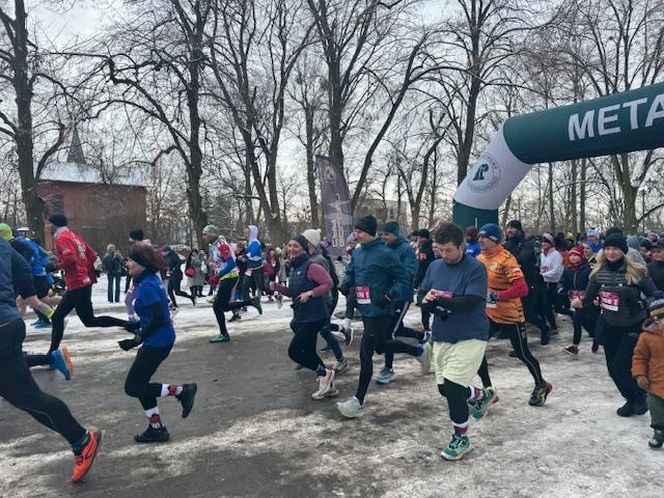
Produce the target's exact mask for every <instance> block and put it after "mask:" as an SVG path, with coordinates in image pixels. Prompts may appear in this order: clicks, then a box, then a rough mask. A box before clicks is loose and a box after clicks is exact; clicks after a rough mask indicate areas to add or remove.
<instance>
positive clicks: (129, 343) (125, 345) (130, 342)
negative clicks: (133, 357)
mask: <svg viewBox="0 0 664 498" xmlns="http://www.w3.org/2000/svg"><path fill="white" fill-rule="evenodd" d="M118 345H119V346H120V347H121V348H122V349H123V350H124V351H129V350H130V349H132V348H135V347H137V346H140V345H141V340H140V338H136V337H134V338H133V339H123V340H121V341H118Z"/></svg>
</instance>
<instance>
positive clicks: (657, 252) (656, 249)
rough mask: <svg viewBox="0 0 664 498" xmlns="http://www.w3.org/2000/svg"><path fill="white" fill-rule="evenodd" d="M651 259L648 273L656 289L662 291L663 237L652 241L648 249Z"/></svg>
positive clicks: (663, 280) (663, 272)
mask: <svg viewBox="0 0 664 498" xmlns="http://www.w3.org/2000/svg"><path fill="white" fill-rule="evenodd" d="M650 258H651V261H650V263H649V264H648V275H650V277H651V278H652V279H653V281H654V282H655V285H656V286H657V289H658V290H661V291H664V239H659V240H658V241H657V242H654V243H653V245H652V248H651V249H650Z"/></svg>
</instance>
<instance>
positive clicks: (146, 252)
mask: <svg viewBox="0 0 664 498" xmlns="http://www.w3.org/2000/svg"><path fill="white" fill-rule="evenodd" d="M128 256H129V258H130V259H132V260H133V261H136V263H138V264H139V265H141V266H142V267H143V268H145V269H146V270H147V271H148V272H151V273H156V272H159V271H164V270H165V269H166V262H165V261H164V258H163V256H162V255H161V254H159V253H158V252H157V251H155V250H154V248H153V247H152V246H148V245H145V244H134V245H132V246H131V248H130V249H129V255H128Z"/></svg>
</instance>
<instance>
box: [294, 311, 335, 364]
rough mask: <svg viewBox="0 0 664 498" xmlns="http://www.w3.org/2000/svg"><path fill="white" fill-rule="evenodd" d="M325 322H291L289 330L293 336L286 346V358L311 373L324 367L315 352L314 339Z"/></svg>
mask: <svg viewBox="0 0 664 498" xmlns="http://www.w3.org/2000/svg"><path fill="white" fill-rule="evenodd" d="M325 322H326V320H320V321H317V322H308V323H302V322H294V321H293V322H291V328H292V329H293V332H295V335H294V336H293V340H292V341H291V343H290V346H288V357H289V358H290V359H291V360H293V361H294V362H295V363H297V364H299V365H302V366H303V367H305V368H308V369H309V370H312V371H314V372H315V371H317V370H318V368H319V367H321V366H323V367H324V366H325V364H324V363H323V361H322V360H321V359H320V357H319V356H318V353H317V352H316V339H318V331H319V330H321V329H322V328H323V327H324V326H325Z"/></svg>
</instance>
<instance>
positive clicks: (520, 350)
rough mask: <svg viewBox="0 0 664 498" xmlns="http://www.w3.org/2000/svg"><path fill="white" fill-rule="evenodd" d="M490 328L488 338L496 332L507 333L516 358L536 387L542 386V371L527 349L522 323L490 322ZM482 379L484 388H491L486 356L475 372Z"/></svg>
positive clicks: (523, 324) (524, 329) (526, 338)
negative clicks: (530, 376) (525, 368)
mask: <svg viewBox="0 0 664 498" xmlns="http://www.w3.org/2000/svg"><path fill="white" fill-rule="evenodd" d="M490 323H491V326H490V328H489V338H491V337H493V336H494V335H496V334H497V333H498V332H500V331H502V332H504V333H507V334H508V336H509V338H510V342H511V343H512V348H514V351H515V352H516V356H517V358H519V359H520V360H521V361H522V362H523V363H524V364H525V365H526V367H528V371H529V372H530V375H532V376H533V380H534V381H535V385H536V386H541V385H542V384H544V378H542V370H541V369H540V364H539V362H538V361H537V360H536V359H535V357H534V356H533V355H532V353H531V352H530V349H529V348H528V334H527V331H526V324H525V323H524V322H522V323H496V322H494V321H491V322H490ZM477 373H478V374H479V376H480V378H481V379H482V384H483V385H484V387H490V386H491V377H489V365H488V363H487V361H486V356H484V359H482V364H481V365H480V369H479V370H478V372H477Z"/></svg>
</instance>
